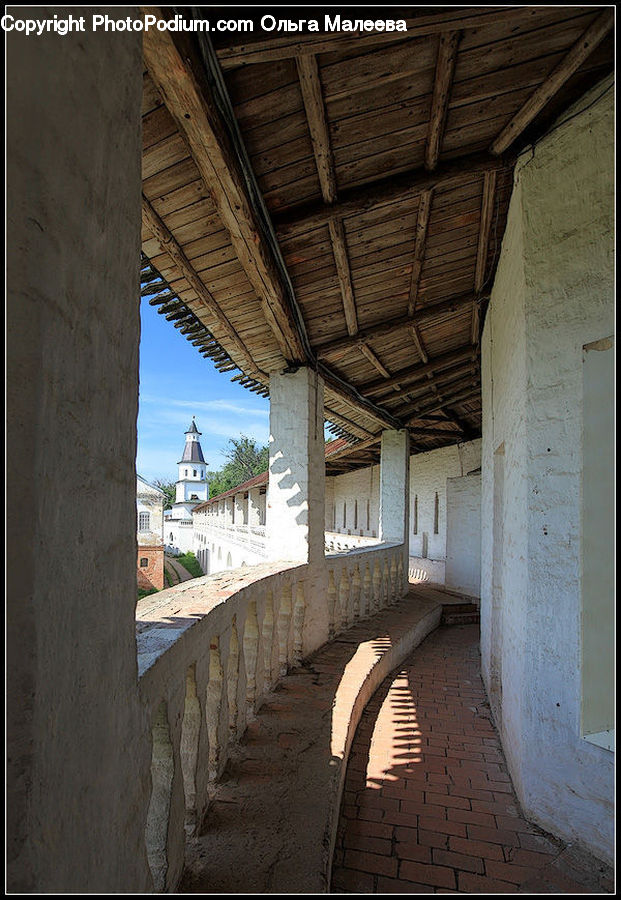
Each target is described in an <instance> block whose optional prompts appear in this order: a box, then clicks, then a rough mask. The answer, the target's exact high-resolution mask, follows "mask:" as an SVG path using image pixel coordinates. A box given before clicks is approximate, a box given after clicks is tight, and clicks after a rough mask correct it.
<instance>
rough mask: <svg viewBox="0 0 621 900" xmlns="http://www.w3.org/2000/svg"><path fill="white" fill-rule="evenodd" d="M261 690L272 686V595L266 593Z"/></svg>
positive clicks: (269, 592) (267, 689)
mask: <svg viewBox="0 0 621 900" xmlns="http://www.w3.org/2000/svg"><path fill="white" fill-rule="evenodd" d="M262 631H263V634H262V636H263V690H264V691H269V689H270V688H271V686H272V643H273V640H274V595H273V594H272V592H271V591H268V592H267V600H266V601H265V613H264V615H263V629H262Z"/></svg>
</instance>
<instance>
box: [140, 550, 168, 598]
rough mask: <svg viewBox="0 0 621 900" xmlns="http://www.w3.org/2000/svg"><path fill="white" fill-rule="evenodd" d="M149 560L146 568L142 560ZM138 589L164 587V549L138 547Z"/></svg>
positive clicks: (160, 588)
mask: <svg viewBox="0 0 621 900" xmlns="http://www.w3.org/2000/svg"><path fill="white" fill-rule="evenodd" d="M141 559H146V560H148V564H147V565H146V566H141V565H140V560H141ZM138 587H139V588H143V589H144V590H149V588H157V589H158V591H161V590H162V588H163V587H164V547H163V546H159V547H138Z"/></svg>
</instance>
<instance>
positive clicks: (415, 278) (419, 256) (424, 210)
mask: <svg viewBox="0 0 621 900" xmlns="http://www.w3.org/2000/svg"><path fill="white" fill-rule="evenodd" d="M432 199H433V190H428V191H423V192H422V194H421V195H420V198H419V200H418V216H417V219H416V243H415V245H414V260H413V262H412V275H411V277H410V296H409V299H408V316H412V315H413V314H414V310H415V309H416V301H417V299H418V285H419V282H420V275H421V272H422V269H423V262H424V259H425V246H426V244H427V227H428V225H429V216H430V214H431V201H432Z"/></svg>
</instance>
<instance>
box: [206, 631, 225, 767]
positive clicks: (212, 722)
mask: <svg viewBox="0 0 621 900" xmlns="http://www.w3.org/2000/svg"><path fill="white" fill-rule="evenodd" d="M223 678H224V671H223V669H222V662H221V659H220V639H219V638H217V637H216V638H212V640H211V644H210V647H209V681H208V683H207V704H206V705H207V711H206V717H207V736H208V738H209V778H210V779H211V780H213V779H215V778H217V777H218V775H219V774H220V773H219V768H220V759H221V747H220V710H221V709H222V691H223V688H224V685H223Z"/></svg>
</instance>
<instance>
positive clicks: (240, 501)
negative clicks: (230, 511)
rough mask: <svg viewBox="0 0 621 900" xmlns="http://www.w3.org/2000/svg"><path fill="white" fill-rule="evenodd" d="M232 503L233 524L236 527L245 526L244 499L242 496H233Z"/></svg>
mask: <svg viewBox="0 0 621 900" xmlns="http://www.w3.org/2000/svg"><path fill="white" fill-rule="evenodd" d="M233 503H234V504H235V524H236V525H245V524H246V509H245V507H246V501H245V499H244V495H243V494H235V496H234V497H233Z"/></svg>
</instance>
